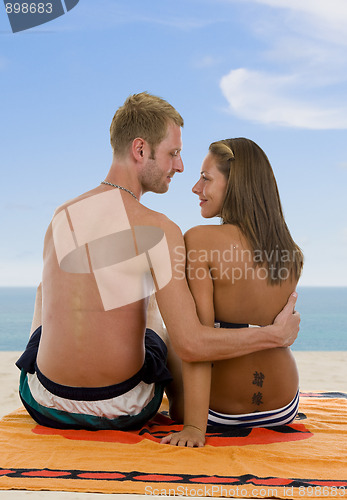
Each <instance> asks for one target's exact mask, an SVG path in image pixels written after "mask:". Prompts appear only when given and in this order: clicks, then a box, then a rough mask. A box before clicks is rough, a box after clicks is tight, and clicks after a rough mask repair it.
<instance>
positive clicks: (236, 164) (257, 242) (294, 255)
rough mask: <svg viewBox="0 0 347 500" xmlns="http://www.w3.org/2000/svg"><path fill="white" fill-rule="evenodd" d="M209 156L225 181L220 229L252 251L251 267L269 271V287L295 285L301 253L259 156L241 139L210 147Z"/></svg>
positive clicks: (272, 179)
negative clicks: (238, 236) (236, 232)
mask: <svg viewBox="0 0 347 500" xmlns="http://www.w3.org/2000/svg"><path fill="white" fill-rule="evenodd" d="M209 151H210V152H211V153H212V154H213V155H214V157H215V158H216V160H217V166H218V169H219V170H220V171H221V172H222V173H223V174H224V175H225V177H226V179H227V181H228V184H227V190H226V195H225V200H224V204H223V207H222V211H221V218H222V222H223V224H234V225H235V226H238V227H239V229H240V230H241V232H242V234H243V235H244V236H245V238H246V239H247V241H248V242H249V245H250V247H251V249H252V251H253V255H254V259H253V260H254V264H255V266H261V267H264V266H265V267H266V268H267V270H268V271H270V272H269V273H268V282H269V283H270V284H272V285H275V284H280V283H281V281H282V280H283V279H288V277H290V278H291V279H293V280H295V281H298V279H299V277H300V274H301V271H302V266H303V253H302V251H301V249H300V248H299V247H298V245H297V244H296V243H295V242H294V240H293V238H292V237H291V235H290V232H289V229H288V227H287V224H286V222H285V220H284V216H283V211H282V206H281V200H280V197H279V193H278V188H277V183H276V180H275V176H274V173H273V171H272V168H271V165H270V162H269V160H268V158H267V156H266V154H265V153H264V151H263V150H262V149H261V148H260V147H259V146H258V145H257V144H255V142H253V141H251V140H249V139H245V138H237V139H225V140H222V141H217V142H213V143H212V144H211V145H210V148H209ZM284 271H285V272H284Z"/></svg>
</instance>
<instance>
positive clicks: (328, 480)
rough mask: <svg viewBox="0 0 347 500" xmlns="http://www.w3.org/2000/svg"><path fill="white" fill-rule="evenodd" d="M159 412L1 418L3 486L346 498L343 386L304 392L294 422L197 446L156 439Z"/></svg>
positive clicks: (217, 435)
mask: <svg viewBox="0 0 347 500" xmlns="http://www.w3.org/2000/svg"><path fill="white" fill-rule="evenodd" d="M166 404H167V402H166V401H164V403H163V405H162V407H161V413H160V414H158V415H157V416H156V417H155V418H154V419H153V420H152V421H151V422H149V423H148V424H147V425H146V426H145V427H143V428H142V429H141V430H139V431H131V432H120V431H95V432H92V431H83V430H80V431H76V430H68V431H67V430H55V429H48V428H46V427H42V426H39V425H37V424H36V423H35V422H34V421H33V420H32V419H31V417H30V416H29V415H28V414H27V413H26V411H25V410H24V409H20V410H17V411H16V412H14V413H11V414H10V415H7V416H6V417H4V418H3V419H2V420H1V421H0V489H3V490H9V489H22V490H51V491H57V490H59V491H75V492H100V493H138V494H147V495H168V496H187V497H194V496H195V497H202V496H217V497H218V496H224V497H237V498H268V497H275V498H309V497H311V498H317V497H322V498H335V499H336V498H343V497H346V498H347V394H343V393H306V394H301V399H300V407H299V415H298V417H297V419H296V420H295V422H294V423H293V424H290V425H286V426H282V427H278V428H271V429H270V428H269V429H266V428H259V429H224V430H223V431H221V432H215V428H214V429H213V431H212V432H210V433H208V436H207V441H206V446H205V447H204V448H196V449H189V448H178V447H172V446H169V445H161V444H160V443H159V441H160V439H161V437H163V436H164V435H166V434H168V433H169V432H171V431H173V430H174V431H175V430H180V429H181V426H177V425H173V422H172V421H171V420H170V419H169V418H168V417H167V416H166V414H165V408H166V406H165V405H166Z"/></svg>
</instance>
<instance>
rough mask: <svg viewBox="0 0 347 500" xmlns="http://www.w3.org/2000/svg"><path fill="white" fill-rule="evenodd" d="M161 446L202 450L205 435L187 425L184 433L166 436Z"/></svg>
mask: <svg viewBox="0 0 347 500" xmlns="http://www.w3.org/2000/svg"><path fill="white" fill-rule="evenodd" d="M160 442H161V444H171V445H173V446H187V448H201V447H202V446H204V444H205V433H204V432H202V431H201V430H200V429H198V428H197V427H194V426H192V425H185V426H184V427H183V431H180V432H175V433H174V434H169V435H168V436H165V437H164V438H163V439H162V440H161V441H160Z"/></svg>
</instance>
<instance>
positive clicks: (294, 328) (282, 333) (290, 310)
mask: <svg viewBox="0 0 347 500" xmlns="http://www.w3.org/2000/svg"><path fill="white" fill-rule="evenodd" d="M297 298H298V294H297V293H296V292H293V293H292V294H291V295H290V297H289V299H288V302H287V304H286V305H285V306H284V308H283V309H282V311H281V312H280V313H279V314H278V315H277V316H276V318H275V320H274V323H273V326H274V327H276V329H277V332H278V343H279V347H289V346H290V345H292V344H293V342H294V341H295V339H296V337H297V336H298V332H299V325H300V314H299V313H298V312H297V311H295V304H296V299H297Z"/></svg>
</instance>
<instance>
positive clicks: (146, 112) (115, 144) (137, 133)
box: [110, 92, 183, 156]
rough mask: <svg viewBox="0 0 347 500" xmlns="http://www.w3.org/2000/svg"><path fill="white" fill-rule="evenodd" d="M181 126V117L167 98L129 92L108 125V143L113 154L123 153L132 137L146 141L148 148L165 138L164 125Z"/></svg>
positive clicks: (153, 146)
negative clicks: (109, 141) (109, 139)
mask: <svg viewBox="0 0 347 500" xmlns="http://www.w3.org/2000/svg"><path fill="white" fill-rule="evenodd" d="M170 122H172V123H174V124H175V125H178V126H179V127H183V118H182V116H181V115H180V114H179V113H178V111H176V109H175V108H174V107H173V106H171V104H169V103H168V102H167V101H165V100H164V99H161V98H160V97H157V96H154V95H151V94H148V93H147V92H141V93H140V94H134V95H130V96H129V97H128V98H127V99H126V101H125V103H124V104H123V106H121V107H120V108H118V110H117V111H116V113H115V115H114V117H113V120H112V123H111V127H110V136H111V146H112V149H113V151H114V153H115V154H117V155H121V156H122V155H124V154H126V153H127V152H128V149H129V146H130V144H131V143H132V141H133V140H134V139H136V138H137V137H140V138H142V139H144V140H145V141H147V142H148V144H149V145H150V146H151V148H152V151H154V150H155V148H156V146H157V145H158V144H159V143H160V142H161V141H162V140H163V139H164V138H165V136H166V133H167V127H168V124H169V123H170Z"/></svg>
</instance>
